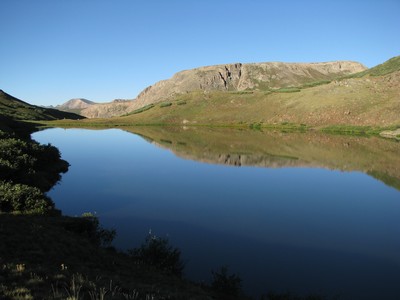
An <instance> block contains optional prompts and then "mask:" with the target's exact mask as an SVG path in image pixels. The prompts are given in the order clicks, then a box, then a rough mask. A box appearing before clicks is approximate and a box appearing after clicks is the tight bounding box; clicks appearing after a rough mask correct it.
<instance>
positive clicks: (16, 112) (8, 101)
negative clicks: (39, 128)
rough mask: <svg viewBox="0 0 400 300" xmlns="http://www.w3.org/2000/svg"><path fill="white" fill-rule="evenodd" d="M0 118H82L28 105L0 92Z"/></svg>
mask: <svg viewBox="0 0 400 300" xmlns="http://www.w3.org/2000/svg"><path fill="white" fill-rule="evenodd" d="M0 117H8V118H11V119H14V120H58V119H71V120H78V119H83V118H84V117H82V116H79V115H77V114H74V113H68V112H62V111H59V110H56V109H51V108H43V107H39V106H35V105H31V104H28V103H26V102H24V101H22V100H20V99H17V98H15V97H13V96H11V95H9V94H7V93H5V92H4V91H3V90H0Z"/></svg>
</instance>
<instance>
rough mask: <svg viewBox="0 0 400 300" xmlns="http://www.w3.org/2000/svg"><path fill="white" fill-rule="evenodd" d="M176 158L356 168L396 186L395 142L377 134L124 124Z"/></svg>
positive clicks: (399, 150)
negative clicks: (365, 135)
mask: <svg viewBox="0 0 400 300" xmlns="http://www.w3.org/2000/svg"><path fill="white" fill-rule="evenodd" d="M124 130H126V131H128V132H132V133H135V134H138V135H140V136H142V137H143V138H145V139H146V140H147V141H149V142H151V143H153V144H155V145H157V146H160V147H162V148H166V149H169V150H171V151H173V153H174V154H175V155H177V156H179V157H181V158H185V159H191V160H196V161H201V162H206V163H212V164H224V165H232V166H255V167H266V168H282V167H312V168H327V169H331V170H341V171H361V172H363V173H366V174H368V175H370V176H373V177H374V178H376V179H379V180H380V181H382V182H384V183H385V184H387V185H389V186H392V187H394V188H396V189H398V190H400V155H399V154H400V143H399V142H396V141H393V140H386V139H383V138H379V137H363V136H343V135H327V134H323V133H320V132H302V133H296V132H287V133H285V132H282V131H276V130H275V131H273V130H265V131H257V130H239V129H228V128H204V127H154V126H153V127H150V126H143V127H132V128H124Z"/></svg>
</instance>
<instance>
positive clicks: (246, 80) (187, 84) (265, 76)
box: [133, 61, 366, 108]
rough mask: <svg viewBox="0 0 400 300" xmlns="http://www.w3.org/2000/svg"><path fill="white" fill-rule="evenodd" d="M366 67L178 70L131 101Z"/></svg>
mask: <svg viewBox="0 0 400 300" xmlns="http://www.w3.org/2000/svg"><path fill="white" fill-rule="evenodd" d="M364 70H366V67H365V66H363V65H362V64H360V63H357V62H350V61H337V62H327V63H281V62H270V63H254V64H241V63H236V64H228V65H217V66H210V67H202V68H197V69H193V70H187V71H182V72H179V73H177V74H175V75H174V76H173V77H172V78H171V79H168V80H163V81H159V82H157V83H156V84H154V85H153V86H150V87H148V88H146V89H145V90H144V91H143V92H142V93H140V94H139V96H138V97H137V98H136V100H135V103H134V105H133V107H134V108H139V107H142V106H145V105H148V104H151V103H157V102H161V101H166V100H169V99H172V98H174V97H175V96H176V95H179V94H184V93H187V92H192V91H196V90H201V91H206V92H209V91H246V90H255V89H256V90H267V89H279V88H286V87H297V86H301V85H304V84H307V83H311V82H315V81H322V80H331V79H334V78H336V77H338V76H343V75H347V74H353V73H357V72H360V71H364Z"/></svg>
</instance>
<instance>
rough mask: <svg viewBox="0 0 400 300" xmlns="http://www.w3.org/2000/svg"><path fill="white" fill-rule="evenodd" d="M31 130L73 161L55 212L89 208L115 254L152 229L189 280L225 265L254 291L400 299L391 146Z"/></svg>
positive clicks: (399, 221)
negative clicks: (108, 233)
mask: <svg viewBox="0 0 400 300" xmlns="http://www.w3.org/2000/svg"><path fill="white" fill-rule="evenodd" d="M33 138H34V139H35V140H37V141H38V142H40V143H51V144H52V145H54V146H56V147H58V148H59V149H60V151H61V153H62V157H63V159H65V160H67V161H68V162H69V163H70V164H71V166H70V169H69V171H68V173H66V174H64V175H63V177H62V181H61V182H60V183H59V184H58V185H56V186H55V187H54V188H53V189H52V190H51V191H50V192H49V195H50V196H51V197H52V199H53V200H54V202H55V203H56V207H57V208H59V209H61V210H62V212H63V214H65V215H71V216H75V215H76V216H80V215H81V214H82V213H85V212H92V213H95V214H96V215H97V216H98V217H99V219H100V222H101V223H102V224H103V226H104V227H106V228H115V229H116V230H117V233H118V236H117V238H116V240H115V242H114V245H115V246H116V247H117V248H119V249H129V248H133V247H137V246H139V245H140V244H141V243H142V242H143V241H144V239H145V237H146V236H147V234H148V233H149V231H151V232H152V233H153V234H155V235H157V236H160V237H167V238H168V239H169V240H170V242H171V244H172V245H174V246H176V247H178V248H179V249H181V251H182V256H183V259H184V261H185V262H186V267H185V275H186V277H188V278H189V279H192V280H195V281H204V282H209V281H210V279H211V271H212V270H218V269H219V268H220V267H221V266H228V268H229V270H230V271H231V272H233V273H236V274H238V275H239V276H240V277H241V278H242V280H243V288H244V290H245V291H246V292H247V293H248V294H250V295H260V294H262V293H266V292H267V291H275V292H287V291H289V292H292V293H294V294H298V295H307V294H311V293H313V294H319V295H323V296H327V297H333V296H340V298H339V299H386V300H388V299H400V284H399V280H400V155H399V154H400V143H398V142H394V141H390V140H384V139H382V138H378V137H370V138H367V137H347V136H338V135H337V136H335V135H324V134H321V133H318V132H307V133H285V132H279V131H264V132H262V131H256V130H238V129H217V128H214V129H210V128H200V127H195V128H186V127H183V128H180V127H171V128H168V127H157V126H154V127H144V126H142V127H135V128H122V129H107V130H85V129H60V128H55V129H47V130H44V131H40V132H37V133H35V134H33ZM329 299H330V298H329Z"/></svg>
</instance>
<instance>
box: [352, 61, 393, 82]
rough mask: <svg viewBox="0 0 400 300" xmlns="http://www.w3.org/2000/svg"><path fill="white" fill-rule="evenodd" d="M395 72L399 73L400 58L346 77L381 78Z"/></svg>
mask: <svg viewBox="0 0 400 300" xmlns="http://www.w3.org/2000/svg"><path fill="white" fill-rule="evenodd" d="M396 71H400V56H395V57H392V58H391V59H389V60H387V61H385V62H384V63H382V64H380V65H377V66H375V67H373V68H370V69H368V70H365V71H362V72H359V73H356V74H353V75H349V76H347V77H349V78H351V77H353V78H354V77H363V76H367V75H370V76H383V75H387V74H390V73H393V72H396Z"/></svg>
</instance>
